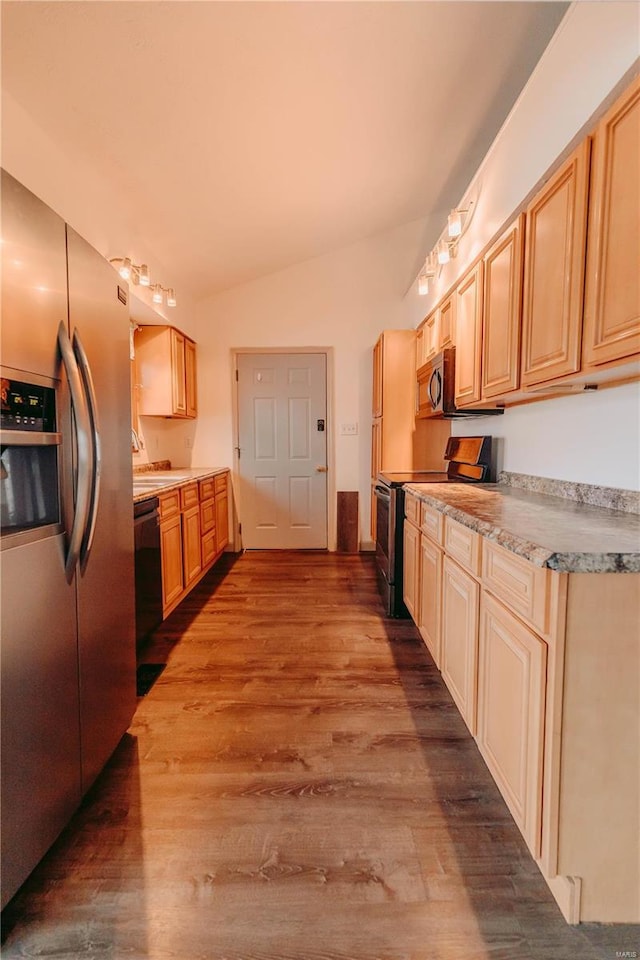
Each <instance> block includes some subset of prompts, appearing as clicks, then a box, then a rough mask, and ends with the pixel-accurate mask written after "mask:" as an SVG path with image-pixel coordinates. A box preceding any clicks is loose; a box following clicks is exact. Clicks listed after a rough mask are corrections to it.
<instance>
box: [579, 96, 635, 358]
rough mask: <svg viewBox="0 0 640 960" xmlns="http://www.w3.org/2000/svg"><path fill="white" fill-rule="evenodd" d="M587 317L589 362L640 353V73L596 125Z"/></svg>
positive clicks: (586, 346) (587, 281)
mask: <svg viewBox="0 0 640 960" xmlns="http://www.w3.org/2000/svg"><path fill="white" fill-rule="evenodd" d="M589 210H590V220H589V240H588V250H587V278H586V292H585V317H584V354H583V359H584V362H585V364H599V363H607V362H608V361H610V360H621V359H623V358H624V357H629V356H631V355H632V354H636V353H639V352H640V281H639V280H638V264H640V215H639V213H638V211H640V78H638V79H637V80H636V81H635V82H634V83H633V84H632V86H631V88H630V89H629V90H627V91H626V93H625V94H624V95H623V96H622V97H621V98H620V99H619V100H618V101H617V102H616V103H615V104H614V106H613V107H612V108H611V109H610V110H609V112H608V113H607V114H606V115H605V116H604V117H603V119H602V120H601V122H600V124H599V125H598V127H597V129H596V134H595V138H594V142H593V154H592V179H591V198H590V206H589Z"/></svg>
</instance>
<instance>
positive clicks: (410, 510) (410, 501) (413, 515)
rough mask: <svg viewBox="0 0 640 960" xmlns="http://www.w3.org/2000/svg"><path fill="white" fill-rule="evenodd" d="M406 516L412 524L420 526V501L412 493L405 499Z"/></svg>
mask: <svg viewBox="0 0 640 960" xmlns="http://www.w3.org/2000/svg"><path fill="white" fill-rule="evenodd" d="M404 515H405V517H406V518H407V520H410V521H411V523H415V524H416V526H419V525H420V501H419V500H418V499H417V498H416V497H414V496H412V494H410V493H408V494H407V495H406V497H405V498H404Z"/></svg>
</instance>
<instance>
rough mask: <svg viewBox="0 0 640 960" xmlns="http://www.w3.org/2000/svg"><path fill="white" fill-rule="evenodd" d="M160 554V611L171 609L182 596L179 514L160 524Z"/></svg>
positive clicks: (180, 525) (180, 523) (180, 526)
mask: <svg viewBox="0 0 640 960" xmlns="http://www.w3.org/2000/svg"><path fill="white" fill-rule="evenodd" d="M160 554H161V557H162V609H163V612H164V611H166V610H168V609H169V607H172V606H173V605H174V603H175V602H176V601H177V600H178V598H179V597H181V596H182V594H183V591H184V581H183V579H182V576H183V574H182V522H181V519H180V514H179V513H178V514H177V515H175V516H173V517H169V519H167V520H161V522H160Z"/></svg>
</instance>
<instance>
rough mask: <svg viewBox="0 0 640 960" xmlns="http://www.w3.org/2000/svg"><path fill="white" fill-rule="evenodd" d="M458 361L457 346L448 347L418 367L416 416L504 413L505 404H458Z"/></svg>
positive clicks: (443, 417)
mask: <svg viewBox="0 0 640 960" xmlns="http://www.w3.org/2000/svg"><path fill="white" fill-rule="evenodd" d="M455 362H456V348H455V347H447V348H446V349H445V350H443V351H442V352H441V353H438V354H436V356H435V357H432V358H431V360H427V362H426V363H424V364H423V365H422V366H421V367H420V368H419V369H418V372H417V379H418V384H417V402H418V409H417V410H416V416H418V417H433V418H434V419H436V420H463V419H465V418H468V417H489V416H496V415H498V414H501V413H504V409H503V408H502V407H482V409H478V408H477V407H474V408H466V407H461V408H459V407H456V400H455V396H456V391H455V378H456V373H455Z"/></svg>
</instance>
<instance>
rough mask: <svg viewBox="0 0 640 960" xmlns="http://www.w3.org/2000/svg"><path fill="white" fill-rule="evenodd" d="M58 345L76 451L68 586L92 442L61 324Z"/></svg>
mask: <svg viewBox="0 0 640 960" xmlns="http://www.w3.org/2000/svg"><path fill="white" fill-rule="evenodd" d="M58 346H59V348H60V356H61V357H62V363H63V365H64V368H65V371H66V374H67V380H68V382H69V392H70V394H71V407H72V410H73V417H74V420H75V425H76V449H77V456H78V465H77V471H76V478H75V479H76V490H75V513H74V517H73V523H72V525H71V533H70V534H69V538H68V541H67V556H66V560H65V567H64V572H65V576H66V578H67V582H68V583H71V581H72V580H73V574H74V572H75V568H76V565H77V563H78V558H79V556H80V547H81V545H82V541H83V538H84V532H85V529H86V526H87V519H88V516H89V509H90V506H91V455H92V454H91V447H92V442H91V429H90V422H89V411H88V409H87V403H86V400H85V395H84V390H83V385H82V379H81V377H80V370H79V369H78V364H77V361H76V358H75V354H74V352H73V347H72V346H71V341H70V340H69V335H68V333H67V331H66V328H65V325H64V323H61V324H60V326H59V327H58Z"/></svg>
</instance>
